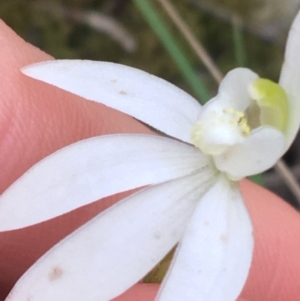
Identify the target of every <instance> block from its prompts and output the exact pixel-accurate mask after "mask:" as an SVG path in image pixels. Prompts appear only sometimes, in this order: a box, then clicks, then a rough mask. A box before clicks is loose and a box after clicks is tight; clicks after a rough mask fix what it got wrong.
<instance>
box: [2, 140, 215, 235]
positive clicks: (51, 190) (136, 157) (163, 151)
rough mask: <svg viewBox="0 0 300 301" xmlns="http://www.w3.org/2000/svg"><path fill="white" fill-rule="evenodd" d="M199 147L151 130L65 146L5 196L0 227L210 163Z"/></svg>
mask: <svg viewBox="0 0 300 301" xmlns="http://www.w3.org/2000/svg"><path fill="white" fill-rule="evenodd" d="M208 165H209V161H208V158H207V157H206V156H204V155H202V154H201V153H200V152H199V151H198V150H197V149H196V148H194V147H192V146H189V145H186V144H184V143H181V142H178V141H175V140H173V139H169V138H163V137H158V136H151V135H110V136H102V137H96V138H91V139H87V140H83V141H80V142H78V143H75V144H72V145H70V146H68V147H65V148H63V149H61V150H59V151H57V152H55V153H54V154H52V155H50V156H49V157H47V158H45V159H44V160H42V161H40V162H39V163H37V164H36V165H35V166H33V167H32V168H31V169H30V170H29V171H28V172H27V173H25V174H24V175H23V176H22V177H21V178H20V179H19V180H18V181H16V182H15V183H14V184H13V185H12V186H11V187H10V188H8V189H7V190H6V191H5V192H4V193H3V195H2V196H1V202H0V231H5V230H11V229H15V228H21V227H25V226H28V225H32V224H35V223H38V222H41V221H44V220H47V219H50V218H53V217H55V216H58V215H61V214H63V213H66V212H69V211H71V210H73V209H75V208H78V207H81V206H83V205H86V204H88V203H91V202H94V201H96V200H98V199H100V198H103V197H106V196H109V195H112V194H115V193H118V192H121V191H126V190H130V189H133V188H137V187H141V186H144V185H149V184H156V183H161V182H164V181H167V180H170V179H174V178H177V177H180V176H185V175H188V174H190V173H192V172H194V171H195V170H197V169H201V168H204V169H205V168H210V167H209V166H208Z"/></svg>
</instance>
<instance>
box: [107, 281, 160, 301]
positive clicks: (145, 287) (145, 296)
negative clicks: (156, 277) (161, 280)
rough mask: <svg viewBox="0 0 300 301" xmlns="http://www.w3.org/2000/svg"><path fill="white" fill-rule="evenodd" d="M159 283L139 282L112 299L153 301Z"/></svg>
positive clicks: (114, 300) (115, 300) (117, 300)
mask: <svg viewBox="0 0 300 301" xmlns="http://www.w3.org/2000/svg"><path fill="white" fill-rule="evenodd" d="M158 289H159V284H150V283H139V284H136V285H135V286H133V287H131V288H130V289H129V290H127V291H126V292H125V293H124V294H122V295H120V296H118V297H116V298H114V299H113V300H112V301H154V300H155V297H156V295H157V292H158Z"/></svg>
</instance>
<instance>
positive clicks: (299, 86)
mask: <svg viewBox="0 0 300 301" xmlns="http://www.w3.org/2000/svg"><path fill="white" fill-rule="evenodd" d="M299 53H300V13H298V15H297V17H296V19H295V20H294V23H293V25H292V27H291V29H290V33H289V37H288V41H287V45H286V50H285V58H284V63H283V66H282V70H281V74H280V80H279V84H280V85H281V86H282V87H283V88H284V90H285V92H286V94H287V96H288V99H289V114H290V116H289V120H288V125H287V130H286V147H285V150H287V149H288V148H289V147H290V145H291V143H292V142H293V140H294V138H295V136H296V134H297V132H298V130H299V124H300V55H299Z"/></svg>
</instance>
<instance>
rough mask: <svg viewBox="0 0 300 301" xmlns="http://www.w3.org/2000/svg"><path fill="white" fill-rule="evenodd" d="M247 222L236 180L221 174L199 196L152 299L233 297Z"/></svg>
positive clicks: (243, 268)
mask: <svg viewBox="0 0 300 301" xmlns="http://www.w3.org/2000/svg"><path fill="white" fill-rule="evenodd" d="M252 251H253V237H252V225H251V220H250V218H249V215H248V213H247V209H246V208H245V205H244V202H243V199H242V197H241V194H240V192H239V189H238V187H237V185H236V184H234V183H230V182H229V181H228V180H227V179H224V178H221V179H220V180H219V181H218V182H217V183H216V184H215V185H214V186H213V187H211V188H210V190H209V191H208V192H207V193H206V194H205V195H204V196H203V198H202V200H201V201H200V203H199V205H198V206H197V208H196V210H195V213H194V215H193V217H192V220H191V221H190V222H189V224H188V226H187V229H186V231H185V233H184V237H183V239H182V241H181V242H180V245H179V248H178V251H177V253H176V255H175V258H174V262H173V264H172V266H171V269H170V270H169V273H168V275H167V277H166V279H165V281H164V284H163V286H162V289H161V292H160V294H159V297H158V298H157V301H170V300H172V301H183V300H184V301H233V300H236V298H237V297H238V295H239V294H240V292H241V290H242V288H243V286H244V283H245V281H246V279H247V276H248V272H249V268H250V265H251V259H252Z"/></svg>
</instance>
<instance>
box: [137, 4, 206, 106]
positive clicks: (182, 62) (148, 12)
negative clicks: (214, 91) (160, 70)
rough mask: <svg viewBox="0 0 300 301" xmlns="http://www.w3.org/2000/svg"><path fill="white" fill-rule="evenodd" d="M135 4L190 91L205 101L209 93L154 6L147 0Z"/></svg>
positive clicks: (202, 101)
mask: <svg viewBox="0 0 300 301" xmlns="http://www.w3.org/2000/svg"><path fill="white" fill-rule="evenodd" d="M133 2H134V3H135V4H136V6H137V7H138V8H139V9H140V10H141V12H142V13H143V15H144V17H145V19H146V20H147V22H148V23H149V25H150V26H151V27H152V29H153V31H154V32H155V33H156V35H157V36H158V38H159V39H160V41H161V43H162V44H163V46H164V47H165V49H166V50H167V52H168V53H169V54H170V56H171V57H172V59H173V60H174V61H175V63H176V64H177V66H178V68H179V70H180V71H181V73H182V75H183V76H184V78H185V79H186V81H187V83H188V84H189V85H190V87H191V89H192V91H193V92H194V93H195V95H196V97H197V98H198V99H199V100H201V103H204V102H206V101H207V100H208V99H209V98H210V96H209V93H208V91H207V89H206V87H205V85H204V83H203V82H202V81H201V79H200V77H199V76H198V75H197V74H196V72H195V70H194V68H193V66H192V64H191V63H190V61H189V60H188V59H187V56H186V55H184V53H183V51H182V50H181V48H180V46H179V44H178V43H177V42H176V40H175V38H174V37H173V36H172V34H171V32H170V31H169V30H168V29H167V27H166V25H165V24H164V22H163V20H162V19H161V18H160V16H159V15H158V13H157V12H156V11H155V9H154V7H153V6H152V4H151V3H150V1H148V0H133Z"/></svg>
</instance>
